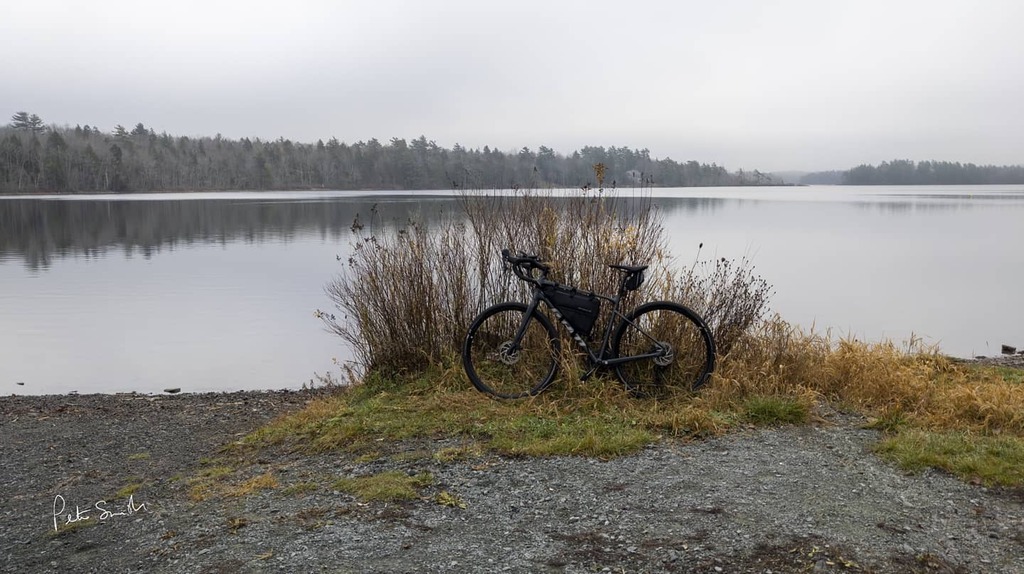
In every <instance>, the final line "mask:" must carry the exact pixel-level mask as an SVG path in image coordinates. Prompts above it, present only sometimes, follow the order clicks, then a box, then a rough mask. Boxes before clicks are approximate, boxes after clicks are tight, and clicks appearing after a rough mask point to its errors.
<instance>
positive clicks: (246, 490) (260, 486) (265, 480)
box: [223, 472, 280, 497]
mask: <svg viewBox="0 0 1024 574" xmlns="http://www.w3.org/2000/svg"><path fill="white" fill-rule="evenodd" d="M278 486H280V483H279V482H278V480H277V477H276V476H274V473H272V472H267V473H264V474H261V475H259V476H254V477H252V478H250V479H249V480H246V481H245V482H243V483H242V484H239V485H236V486H229V487H226V488H224V490H223V495H224V496H236V497H243V496H249V495H251V494H253V493H255V492H257V491H260V490H270V489H274V488H277V487H278Z"/></svg>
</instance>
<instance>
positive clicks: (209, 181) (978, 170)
mask: <svg viewBox="0 0 1024 574" xmlns="http://www.w3.org/2000/svg"><path fill="white" fill-rule="evenodd" d="M597 164H602V165H603V166H604V181H603V185H605V186H608V187H636V186H653V187H714V186H750V185H785V184H793V183H798V184H802V185H816V184H823V185H990V184H1024V166H1021V165H1014V166H995V165H976V164H973V163H966V164H963V163H960V162H949V161H921V162H914V161H911V160H892V161H888V162H882V163H881V164H879V165H877V166H874V165H859V166H857V167H854V168H852V169H849V170H845V171H843V170H833V171H823V172H814V173H808V174H804V175H803V176H802V177H800V179H799V181H798V182H794V181H783V180H782V179H781V178H779V177H777V176H773V175H772V174H770V173H766V172H761V171H759V170H753V171H744V170H742V169H739V170H736V171H735V172H730V171H728V170H727V169H726V168H724V167H722V166H719V165H717V164H715V163H710V164H708V163H700V162H697V161H693V160H691V161H686V162H677V161H675V160H672V159H670V158H664V159H657V158H653V157H651V154H650V151H649V150H647V149H631V148H628V147H614V146H612V147H608V148H605V147H601V146H585V147H583V148H582V149H579V150H577V151H574V152H572V153H571V154H568V155H566V154H562V153H559V152H556V151H554V150H553V149H551V148H549V147H547V146H540V147H539V148H538V149H537V150H531V149H529V148H526V147H523V148H521V149H520V150H519V151H501V150H497V149H492V148H490V147H489V146H484V147H483V148H482V149H470V148H466V147H463V146H461V145H459V144H455V145H454V146H452V147H451V148H444V147H441V146H439V145H437V143H436V142H434V141H432V140H428V139H427V138H426V136H420V137H418V138H415V139H412V140H409V141H407V140H405V139H402V138H397V137H395V138H391V140H390V141H388V142H386V143H381V142H380V141H378V140H377V139H376V138H374V139H370V140H369V141H366V142H364V141H358V142H356V143H354V144H348V143H345V142H341V141H339V140H338V139H337V138H330V139H329V140H328V141H326V142H324V141H323V140H318V141H317V142H316V143H300V142H293V141H291V140H288V139H285V138H278V139H276V140H272V141H270V140H261V139H260V138H251V139H250V138H247V137H246V138H241V139H237V140H234V139H228V138H223V137H221V135H220V134H217V135H215V136H213V137H207V136H204V137H188V136H172V135H169V134H167V133H160V134H157V133H156V132H155V131H154V130H153V129H152V128H147V127H146V126H145V125H144V124H142V123H138V124H136V125H135V126H134V127H133V128H132V129H131V130H129V129H127V128H125V127H124V126H121V125H118V126H116V127H115V128H114V130H113V131H111V132H104V131H102V130H100V129H99V128H96V127H93V126H89V125H84V126H83V125H76V126H75V127H73V128H71V127H68V126H56V125H47V124H45V123H44V122H43V120H42V119H41V118H39V116H37V115H35V114H29V113H27V112H18V113H15V114H14V115H13V116H12V118H11V122H10V123H9V124H7V125H5V126H0V193H14V194H32V193H103V192H115V193H117V192H144V191H224V190H239V191H242V190H296V189H332V190H370V189H372V190H409V189H453V188H469V189H510V188H515V187H559V188H582V187H588V186H597V185H601V184H602V182H597V181H595V177H594V169H593V167H594V166H595V165H597ZM787 179H788V177H787Z"/></svg>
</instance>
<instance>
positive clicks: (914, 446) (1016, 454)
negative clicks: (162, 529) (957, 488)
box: [875, 429, 1024, 486]
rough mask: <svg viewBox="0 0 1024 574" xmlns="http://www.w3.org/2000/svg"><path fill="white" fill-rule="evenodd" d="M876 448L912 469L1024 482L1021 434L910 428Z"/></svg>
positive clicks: (984, 480)
mask: <svg viewBox="0 0 1024 574" xmlns="http://www.w3.org/2000/svg"><path fill="white" fill-rule="evenodd" d="M875 450H876V452H878V454H879V455H881V456H882V457H883V458H886V459H888V460H891V461H894V462H896V463H897V464H898V465H899V466H901V467H902V468H904V469H907V470H909V471H912V472H919V471H921V470H924V469H925V468H940V469H943V470H945V471H947V472H949V473H951V474H954V475H956V476H958V477H960V478H962V479H964V480H967V481H972V482H981V483H983V484H986V485H1002V486H1015V485H1020V484H1024V440H1022V439H1021V438H1019V437H1013V436H978V435H972V434H969V433H963V432H928V431H923V430H919V429H907V430H904V431H901V432H899V433H898V434H895V435H893V436H890V437H887V438H885V439H883V440H882V441H881V442H880V443H879V444H878V445H877V446H876V448H875Z"/></svg>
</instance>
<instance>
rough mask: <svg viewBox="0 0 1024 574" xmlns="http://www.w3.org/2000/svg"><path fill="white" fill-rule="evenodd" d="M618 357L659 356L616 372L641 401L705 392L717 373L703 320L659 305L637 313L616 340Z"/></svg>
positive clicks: (687, 311) (684, 309)
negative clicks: (673, 393) (672, 392)
mask: <svg viewBox="0 0 1024 574" xmlns="http://www.w3.org/2000/svg"><path fill="white" fill-rule="evenodd" d="M612 350H613V351H614V352H615V354H616V356H617V357H620V358H625V357H635V356H638V355H649V354H652V353H657V356H654V357H649V358H646V359H637V360H635V361H628V362H625V363H621V364H618V365H616V366H615V372H616V374H617V375H618V376H619V380H621V381H622V383H623V384H624V385H626V388H627V389H628V390H629V391H630V392H632V393H633V394H635V395H637V396H658V395H661V394H663V393H665V392H666V391H669V390H672V389H677V390H685V391H693V390H697V389H699V388H700V387H701V386H703V385H704V384H705V383H706V382H707V380H708V378H709V377H710V376H711V371H713V370H714V368H715V342H714V339H712V337H711V330H710V329H708V326H707V325H705V324H704V320H703V319H701V318H700V316H699V315H697V314H696V313H694V312H693V311H691V310H690V309H688V308H687V307H684V306H683V305H679V304H678V303H672V302H670V301H656V302H654V303H647V304H646V305H641V306H640V307H637V309H636V310H635V311H633V313H632V314H630V315H629V316H628V317H626V320H625V321H623V322H622V324H621V325H620V326H619V328H618V330H617V331H616V332H615V337H614V338H613V339H612Z"/></svg>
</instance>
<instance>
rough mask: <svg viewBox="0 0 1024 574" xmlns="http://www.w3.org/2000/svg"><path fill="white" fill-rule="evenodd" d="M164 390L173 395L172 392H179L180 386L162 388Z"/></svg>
mask: <svg viewBox="0 0 1024 574" xmlns="http://www.w3.org/2000/svg"><path fill="white" fill-rule="evenodd" d="M164 392H165V393H170V394H172V395H173V394H175V393H180V392H181V388H179V387H174V388H173V389H164Z"/></svg>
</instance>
